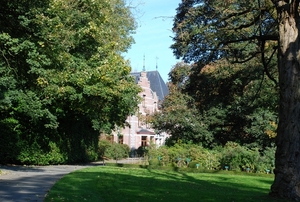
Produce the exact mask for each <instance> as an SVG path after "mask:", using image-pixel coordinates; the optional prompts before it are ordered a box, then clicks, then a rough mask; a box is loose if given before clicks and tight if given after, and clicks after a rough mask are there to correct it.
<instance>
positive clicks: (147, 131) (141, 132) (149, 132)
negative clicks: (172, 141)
mask: <svg viewBox="0 0 300 202" xmlns="http://www.w3.org/2000/svg"><path fill="white" fill-rule="evenodd" d="M136 134H141V135H155V133H154V132H152V131H150V130H147V129H141V130H139V131H138V132H136Z"/></svg>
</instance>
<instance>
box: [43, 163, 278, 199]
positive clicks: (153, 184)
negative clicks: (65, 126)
mask: <svg viewBox="0 0 300 202" xmlns="http://www.w3.org/2000/svg"><path fill="white" fill-rule="evenodd" d="M272 181H273V177H271V175H266V176H253V175H246V174H245V175H235V174H232V173H231V172H222V173H183V172H175V171H161V170H148V169H143V168H123V167H108V166H98V167H91V168H87V169H82V170H79V171H75V172H73V173H70V174H68V175H66V176H65V177H63V178H62V179H61V180H59V181H58V182H57V183H56V184H55V185H54V186H53V187H52V189H51V190H50V192H49V193H48V195H47V197H46V199H45V201H46V202H49V201H72V202H75V201H80V202H82V201H96V202H100V201H121V202H125V201H130V202H133V201H136V202H137V201H141V202H147V201H149V202H150V201H151V202H153V201H170V202H176V201H178V202H183V201H193V202H195V201H197V202H198V201H211V202H220V201H222V202H227V201H228V202H239V201H242V202H245V201H247V202H248V201H249V202H251V201H253V202H258V201H261V202H262V201H270V202H271V201H272V202H274V201H278V202H283V201H284V200H275V199H274V198H271V197H269V196H268V192H269V190H270V186H271V184H272Z"/></svg>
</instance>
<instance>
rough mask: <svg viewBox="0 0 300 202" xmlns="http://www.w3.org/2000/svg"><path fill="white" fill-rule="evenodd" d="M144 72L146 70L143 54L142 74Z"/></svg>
mask: <svg viewBox="0 0 300 202" xmlns="http://www.w3.org/2000/svg"><path fill="white" fill-rule="evenodd" d="M145 71H146V68H145V54H144V59H143V72H145Z"/></svg>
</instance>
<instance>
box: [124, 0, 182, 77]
mask: <svg viewBox="0 0 300 202" xmlns="http://www.w3.org/2000/svg"><path fill="white" fill-rule="evenodd" d="M140 2H141V3H140V4H139V5H138V6H137V10H135V11H133V13H134V15H135V18H136V21H137V24H138V26H137V29H136V33H135V34H134V35H133V38H134V40H135V44H133V45H132V46H131V48H130V49H129V50H128V52H127V53H126V54H125V55H124V56H125V59H128V60H129V61H130V64H131V67H132V71H133V72H139V71H142V70H143V66H144V64H145V69H146V71H155V70H156V65H157V70H158V71H159V73H160V75H161V77H162V78H163V80H164V81H165V82H167V81H168V74H169V72H170V70H171V68H172V67H173V66H174V65H175V64H176V63H177V62H178V60H177V59H176V57H175V56H174V55H173V52H172V50H171V49H170V46H171V45H172V43H173V41H172V38H171V36H173V33H172V27H173V17H174V16H175V14H176V8H177V7H178V4H179V3H180V2H181V0H141V1H140ZM144 58H145V60H144ZM144 61H145V62H144Z"/></svg>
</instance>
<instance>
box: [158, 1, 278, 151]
mask: <svg viewBox="0 0 300 202" xmlns="http://www.w3.org/2000/svg"><path fill="white" fill-rule="evenodd" d="M261 8H264V9H263V11H262V9H261ZM275 13H276V10H275V8H274V6H273V4H272V2H271V1H270V0H262V1H259V2H251V3H249V2H246V1H237V0H233V1H230V2H227V1H226V2H219V1H203V0H192V1H184V2H181V3H180V4H179V6H178V8H177V14H176V16H175V18H174V26H173V31H174V34H175V37H174V44H173V45H172V49H173V51H174V54H175V55H176V56H177V57H178V58H182V59H183V60H184V61H185V62H190V63H192V64H191V65H190V66H189V65H188V64H186V63H182V64H177V65H176V66H175V68H174V69H172V72H170V74H169V76H170V80H171V82H172V84H173V85H175V86H180V87H178V88H177V89H175V91H178V92H177V94H178V93H180V94H183V95H184V96H185V97H188V100H190V102H187V103H188V104H187V103H184V104H185V106H188V107H187V108H188V109H187V110H185V111H195V108H196V113H195V112H193V113H192V114H194V115H195V116H196V117H197V119H191V120H192V121H193V124H195V128H197V129H195V130H198V131H199V132H198V133H200V134H201V135H202V137H203V138H202V139H201V141H199V140H193V139H191V137H187V138H186V135H185V134H184V130H183V129H182V131H177V134H176V135H177V136H180V135H181V133H183V135H182V136H183V138H182V139H183V141H185V140H186V139H189V140H192V141H193V142H194V143H197V141H198V142H201V143H202V144H203V146H206V147H211V148H212V147H214V146H216V145H225V144H226V143H227V142H228V141H234V142H238V143H240V144H241V145H248V146H250V145H251V146H252V147H259V148H264V147H267V146H270V145H271V144H272V143H273V142H274V137H275V134H274V133H275V131H276V127H277V126H276V125H277V119H278V102H279V96H278V86H277V83H278V81H277V80H278V79H277V77H278V71H277V68H274V67H276V64H277V58H276V57H273V56H276V49H277V39H278V37H277V34H278V33H277V23H276V18H277V16H276V14H275ZM188 67H189V68H188ZM274 84H275V85H274ZM172 93H174V92H172V91H171V93H170V94H172ZM174 94H175V93H174ZM184 96H181V97H184ZM181 99H183V98H181ZM185 100H186V99H185ZM181 113H182V112H181ZM182 114H184V116H187V115H186V114H187V113H182ZM187 117H189V116H187ZM165 119H166V120H168V119H167V118H165ZM173 122H175V121H174V120H173ZM160 123H161V124H160V125H163V121H160ZM196 123H197V124H198V125H197V124H196ZM174 126H175V124H174ZM193 134H195V133H193ZM177 139H178V138H177ZM177 139H176V140H177ZM176 140H175V142H176ZM173 143H174V142H173Z"/></svg>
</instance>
